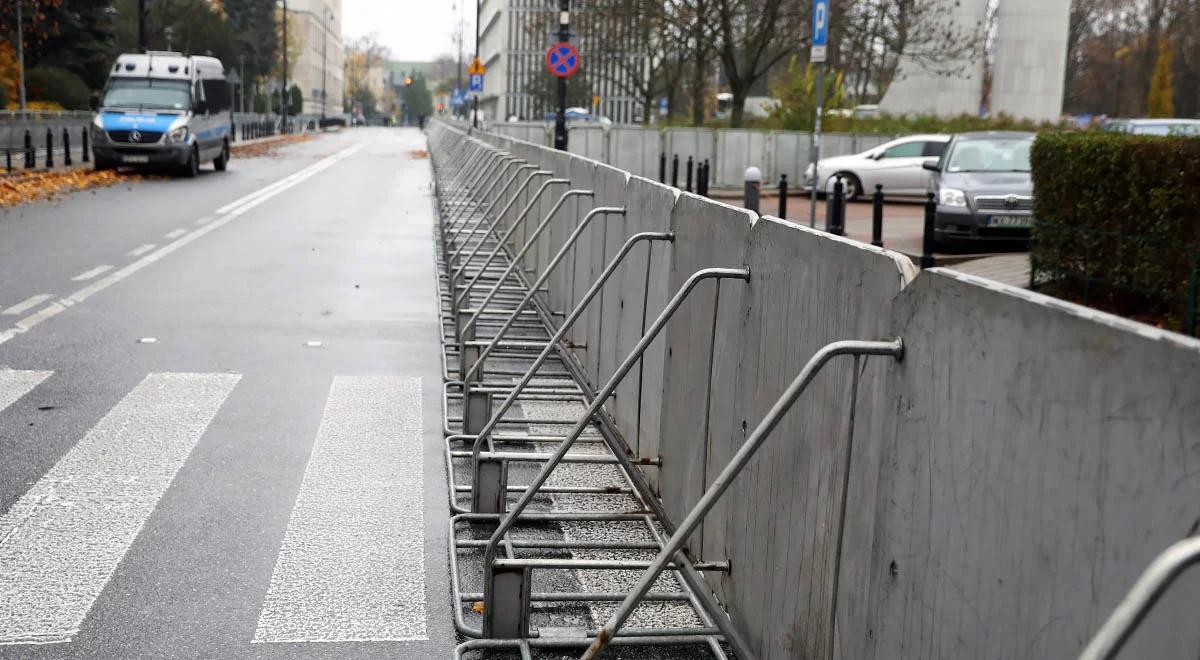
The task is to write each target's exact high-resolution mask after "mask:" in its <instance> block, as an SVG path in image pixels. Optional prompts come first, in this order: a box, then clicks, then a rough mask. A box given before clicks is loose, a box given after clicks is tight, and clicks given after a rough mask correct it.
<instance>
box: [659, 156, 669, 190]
mask: <svg viewBox="0 0 1200 660" xmlns="http://www.w3.org/2000/svg"><path fill="white" fill-rule="evenodd" d="M658 182H659V183H666V182H667V152H665V151H660V152H658Z"/></svg>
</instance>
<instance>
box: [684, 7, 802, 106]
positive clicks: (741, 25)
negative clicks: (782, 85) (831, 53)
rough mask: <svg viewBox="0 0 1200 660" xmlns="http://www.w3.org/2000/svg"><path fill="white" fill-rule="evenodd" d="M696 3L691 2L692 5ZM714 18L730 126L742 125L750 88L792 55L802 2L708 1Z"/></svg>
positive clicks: (799, 27)
mask: <svg viewBox="0 0 1200 660" xmlns="http://www.w3.org/2000/svg"><path fill="white" fill-rule="evenodd" d="M695 1H697V0H693V2H695ZM709 1H710V2H711V4H712V6H713V8H714V9H715V10H716V12H715V13H716V16H717V29H716V32H717V35H718V37H719V39H718V46H717V52H718V54H719V56H720V59H721V65H722V68H723V69H724V72H725V79H726V80H727V81H728V83H729V92H730V93H731V94H732V95H733V108H732V110H731V111H730V124H731V125H732V126H734V127H738V126H741V125H742V121H743V118H744V116H745V111H746V97H747V96H749V94H750V89H751V87H753V86H754V84H755V83H756V82H758V81H759V79H761V78H762V77H763V76H765V75H766V74H767V72H768V71H770V70H771V68H772V67H773V66H775V65H776V64H778V63H779V62H782V61H783V60H784V59H785V58H787V56H788V55H789V54H791V53H792V52H794V50H795V48H796V46H797V44H798V42H799V40H800V34H801V33H803V32H804V30H802V29H801V23H802V22H803V21H802V20H801V15H800V10H799V8H800V6H801V5H804V4H805V3H803V2H796V1H793V2H785V0H709Z"/></svg>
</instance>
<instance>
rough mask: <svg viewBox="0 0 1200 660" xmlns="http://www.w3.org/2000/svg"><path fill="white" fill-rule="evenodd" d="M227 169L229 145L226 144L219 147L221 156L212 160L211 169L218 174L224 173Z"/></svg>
mask: <svg viewBox="0 0 1200 660" xmlns="http://www.w3.org/2000/svg"><path fill="white" fill-rule="evenodd" d="M227 167H229V143H228V142H226V143H225V144H224V145H223V146H222V147H221V155H219V156H217V157H216V158H214V159H213V168H214V169H216V170H217V171H218V172H224V171H225V169H226V168H227Z"/></svg>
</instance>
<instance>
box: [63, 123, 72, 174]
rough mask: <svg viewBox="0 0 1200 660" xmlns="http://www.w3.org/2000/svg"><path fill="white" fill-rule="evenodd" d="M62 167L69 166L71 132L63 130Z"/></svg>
mask: <svg viewBox="0 0 1200 660" xmlns="http://www.w3.org/2000/svg"><path fill="white" fill-rule="evenodd" d="M63 165H66V166H67V167H70V166H71V132H70V131H69V130H67V129H66V128H64V129H63Z"/></svg>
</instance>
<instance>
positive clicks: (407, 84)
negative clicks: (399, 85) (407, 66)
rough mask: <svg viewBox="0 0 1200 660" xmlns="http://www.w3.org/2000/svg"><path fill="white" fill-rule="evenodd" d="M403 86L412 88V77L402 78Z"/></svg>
mask: <svg viewBox="0 0 1200 660" xmlns="http://www.w3.org/2000/svg"><path fill="white" fill-rule="evenodd" d="M404 86H405V87H412V76H407V75H406V76H404Z"/></svg>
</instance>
